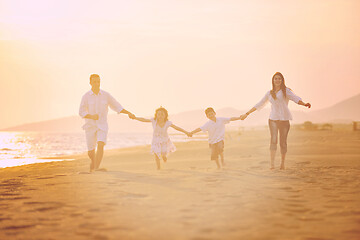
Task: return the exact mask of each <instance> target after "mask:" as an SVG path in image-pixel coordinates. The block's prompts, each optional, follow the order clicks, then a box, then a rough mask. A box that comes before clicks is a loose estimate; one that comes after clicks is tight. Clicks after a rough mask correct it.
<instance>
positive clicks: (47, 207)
mask: <svg viewBox="0 0 360 240" xmlns="http://www.w3.org/2000/svg"><path fill="white" fill-rule="evenodd" d="M24 205H28V206H31V207H32V208H33V209H31V210H28V211H29V212H47V211H52V210H57V209H59V208H63V207H64V206H65V204H64V203H62V202H26V203H24Z"/></svg>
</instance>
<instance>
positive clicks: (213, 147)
mask: <svg viewBox="0 0 360 240" xmlns="http://www.w3.org/2000/svg"><path fill="white" fill-rule="evenodd" d="M210 147H211V160H214V161H215V163H216V166H217V168H218V169H220V163H219V152H218V150H217V144H216V143H215V144H211V145H210Z"/></svg>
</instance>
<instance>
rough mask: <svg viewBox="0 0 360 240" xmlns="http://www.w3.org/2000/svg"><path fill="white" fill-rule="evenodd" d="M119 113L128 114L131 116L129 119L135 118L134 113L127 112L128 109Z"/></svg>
mask: <svg viewBox="0 0 360 240" xmlns="http://www.w3.org/2000/svg"><path fill="white" fill-rule="evenodd" d="M119 113H124V114H127V115H128V116H129V118H131V119H134V118H135V115H134V114H133V113H131V112H129V111H128V110H126V109H123V110H121V111H120V112H119Z"/></svg>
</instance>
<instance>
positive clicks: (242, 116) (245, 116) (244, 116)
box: [240, 114, 248, 120]
mask: <svg viewBox="0 0 360 240" xmlns="http://www.w3.org/2000/svg"><path fill="white" fill-rule="evenodd" d="M247 116H248V115H246V114H243V115H241V116H240V119H241V120H245V118H247Z"/></svg>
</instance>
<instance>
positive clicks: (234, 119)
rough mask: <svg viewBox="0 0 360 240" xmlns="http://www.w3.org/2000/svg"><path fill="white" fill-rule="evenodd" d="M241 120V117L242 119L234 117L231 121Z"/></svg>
mask: <svg viewBox="0 0 360 240" xmlns="http://www.w3.org/2000/svg"><path fill="white" fill-rule="evenodd" d="M240 119H241V116H240V117H232V118H230V121H236V120H240Z"/></svg>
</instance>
